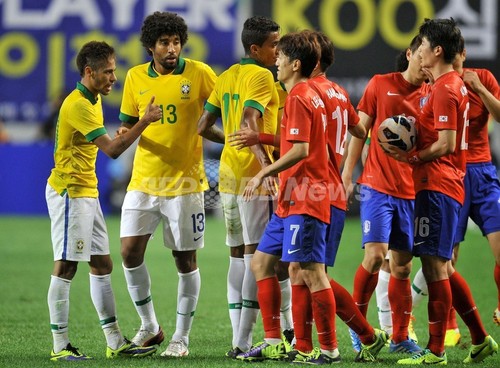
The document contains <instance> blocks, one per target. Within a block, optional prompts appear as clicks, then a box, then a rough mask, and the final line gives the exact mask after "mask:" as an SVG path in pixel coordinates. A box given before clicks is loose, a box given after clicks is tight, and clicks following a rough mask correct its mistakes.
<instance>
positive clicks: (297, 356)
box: [285, 349, 313, 363]
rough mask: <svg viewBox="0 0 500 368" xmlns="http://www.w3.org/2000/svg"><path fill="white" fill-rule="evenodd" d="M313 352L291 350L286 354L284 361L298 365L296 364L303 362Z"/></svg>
mask: <svg viewBox="0 0 500 368" xmlns="http://www.w3.org/2000/svg"><path fill="white" fill-rule="evenodd" d="M312 353H313V352H310V353H304V352H303V351H300V350H297V349H293V350H291V351H290V352H288V354H287V357H286V359H285V360H287V361H289V362H292V363H293V362H295V363H298V362H303V361H305V360H306V358H307V357H308V356H310V355H311V354H312Z"/></svg>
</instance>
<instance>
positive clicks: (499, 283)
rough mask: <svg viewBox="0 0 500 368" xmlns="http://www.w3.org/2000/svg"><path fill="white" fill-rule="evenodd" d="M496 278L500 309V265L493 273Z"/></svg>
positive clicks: (496, 266)
mask: <svg viewBox="0 0 500 368" xmlns="http://www.w3.org/2000/svg"><path fill="white" fill-rule="evenodd" d="M493 275H494V277H495V283H496V284H497V294H498V306H497V308H498V309H500V265H497V264H495V270H494V271H493Z"/></svg>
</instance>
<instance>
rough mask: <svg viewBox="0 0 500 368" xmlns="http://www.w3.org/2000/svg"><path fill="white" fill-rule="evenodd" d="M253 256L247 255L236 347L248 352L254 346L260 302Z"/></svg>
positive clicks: (245, 256)
mask: <svg viewBox="0 0 500 368" xmlns="http://www.w3.org/2000/svg"><path fill="white" fill-rule="evenodd" d="M252 258H253V254H245V255H244V256H243V259H244V260H245V277H244V278H243V286H242V288H241V296H242V299H243V305H242V309H241V317H240V328H239V330H238V340H237V341H236V346H237V347H239V348H240V349H241V350H243V351H247V350H249V349H250V347H251V346H252V332H253V329H254V326H255V322H256V321H257V316H258V315H259V311H260V309H259V301H258V300H257V282H256V281H255V276H254V274H253V272H252V269H251V267H250V264H251V263H252Z"/></svg>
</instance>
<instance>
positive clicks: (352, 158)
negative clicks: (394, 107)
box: [342, 111, 373, 198]
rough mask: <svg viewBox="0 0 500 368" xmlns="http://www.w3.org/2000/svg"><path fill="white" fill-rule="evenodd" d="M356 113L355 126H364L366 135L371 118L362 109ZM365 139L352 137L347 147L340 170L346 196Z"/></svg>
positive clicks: (350, 186) (370, 124)
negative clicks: (357, 116)
mask: <svg viewBox="0 0 500 368" xmlns="http://www.w3.org/2000/svg"><path fill="white" fill-rule="evenodd" d="M358 115H359V123H358V124H357V125H356V126H358V125H361V126H363V127H364V129H365V137H366V131H368V130H369V129H370V127H371V126H372V123H373V118H372V117H371V116H369V115H367V114H366V113H364V112H363V111H359V112H358ZM365 140H366V138H362V139H360V138H356V137H352V138H351V140H350V142H349V145H348V147H347V157H346V158H345V162H344V169H343V170H342V182H343V183H344V187H345V189H346V193H347V195H348V198H349V196H350V194H351V193H352V173H353V172H354V168H355V167H356V164H357V163H358V161H359V159H360V158H361V152H362V151H363V146H364V144H365Z"/></svg>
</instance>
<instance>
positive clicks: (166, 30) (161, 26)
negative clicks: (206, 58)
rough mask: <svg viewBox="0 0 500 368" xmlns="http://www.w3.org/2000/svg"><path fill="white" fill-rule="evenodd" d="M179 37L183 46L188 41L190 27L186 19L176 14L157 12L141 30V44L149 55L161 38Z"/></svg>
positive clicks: (145, 22)
mask: <svg viewBox="0 0 500 368" xmlns="http://www.w3.org/2000/svg"><path fill="white" fill-rule="evenodd" d="M164 35H167V36H175V35H177V36H179V38H180V40H181V46H184V45H185V44H186V42H187V40H188V27H187V24H186V22H185V21H184V19H183V18H182V17H181V16H179V15H177V14H176V13H170V12H159V11H156V12H154V13H153V14H151V15H148V16H147V17H146V18H145V19H144V22H143V24H142V28H141V43H142V46H143V47H144V48H145V49H146V52H147V53H148V55H150V56H151V55H152V52H151V50H150V48H153V47H154V46H155V44H156V41H158V39H159V38H160V37H161V36H164Z"/></svg>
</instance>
